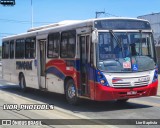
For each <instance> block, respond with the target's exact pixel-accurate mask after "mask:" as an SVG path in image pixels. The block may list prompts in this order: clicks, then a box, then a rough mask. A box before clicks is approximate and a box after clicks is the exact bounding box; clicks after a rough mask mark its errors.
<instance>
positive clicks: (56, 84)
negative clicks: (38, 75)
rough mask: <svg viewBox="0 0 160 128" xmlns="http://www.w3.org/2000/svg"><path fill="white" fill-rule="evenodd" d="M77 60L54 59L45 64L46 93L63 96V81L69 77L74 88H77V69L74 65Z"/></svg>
mask: <svg viewBox="0 0 160 128" xmlns="http://www.w3.org/2000/svg"><path fill="white" fill-rule="evenodd" d="M78 61H79V60H74V59H72V60H71V59H67V60H62V59H54V60H49V61H48V62H47V64H46V74H47V78H46V80H47V82H46V83H47V87H48V91H52V92H56V93H62V94H64V80H65V78H66V77H71V78H72V79H73V80H74V82H75V84H76V87H77V88H79V68H77V66H76V65H78V64H77V63H79V62H78Z"/></svg>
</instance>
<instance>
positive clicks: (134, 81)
mask: <svg viewBox="0 0 160 128" xmlns="http://www.w3.org/2000/svg"><path fill="white" fill-rule="evenodd" d="M118 79H120V81H116V82H113V81H112V85H113V87H115V88H127V87H140V86H147V85H148V84H149V81H150V80H149V79H147V80H144V81H140V80H139V78H118Z"/></svg>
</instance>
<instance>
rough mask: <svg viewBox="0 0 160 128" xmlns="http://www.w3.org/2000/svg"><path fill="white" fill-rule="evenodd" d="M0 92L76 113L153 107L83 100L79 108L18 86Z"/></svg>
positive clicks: (61, 98)
mask: <svg viewBox="0 0 160 128" xmlns="http://www.w3.org/2000/svg"><path fill="white" fill-rule="evenodd" d="M0 90H2V91H6V92H9V93H14V94H17V95H19V96H22V97H26V98H29V99H33V100H36V101H40V102H44V103H46V104H54V105H55V106H57V107H60V108H63V109H66V110H70V111H72V112H74V113H79V112H103V111H116V110H123V109H139V108H149V107H152V106H149V105H143V104H138V103H132V102H129V101H128V102H126V103H117V102H115V101H107V102H97V101H91V100H81V103H80V104H79V105H78V106H72V105H70V104H68V103H67V101H66V100H65V96H64V95H61V94H56V93H51V92H44V91H40V90H36V89H28V91H27V92H22V91H21V90H20V88H19V86H17V85H3V86H0Z"/></svg>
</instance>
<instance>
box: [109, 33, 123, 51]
mask: <svg viewBox="0 0 160 128" xmlns="http://www.w3.org/2000/svg"><path fill="white" fill-rule="evenodd" d="M109 32H110V33H111V34H112V36H113V37H114V39H115V40H116V42H117V43H118V45H119V46H120V47H121V48H122V43H121V42H120V41H119V39H118V38H117V36H115V34H114V32H113V31H112V30H109Z"/></svg>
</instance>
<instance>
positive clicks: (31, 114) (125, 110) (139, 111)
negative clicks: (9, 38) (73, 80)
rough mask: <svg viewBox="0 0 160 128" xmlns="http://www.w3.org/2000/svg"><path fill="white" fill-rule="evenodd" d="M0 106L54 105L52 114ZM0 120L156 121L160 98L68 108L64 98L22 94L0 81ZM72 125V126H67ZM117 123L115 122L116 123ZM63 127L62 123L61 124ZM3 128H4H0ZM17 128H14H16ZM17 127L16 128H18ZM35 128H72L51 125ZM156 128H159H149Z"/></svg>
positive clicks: (138, 127)
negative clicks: (7, 108) (5, 108)
mask: <svg viewBox="0 0 160 128" xmlns="http://www.w3.org/2000/svg"><path fill="white" fill-rule="evenodd" d="M4 104H54V109H53V110H21V111H17V110H3V106H4ZM0 119H123V121H126V122H127V119H137V120H138V119H160V97H159V96H154V97H146V98H138V99H130V100H129V101H128V102H127V103H124V104H122V103H117V102H114V101H108V102H95V101H90V100H82V101H81V104H80V105H78V106H72V105H69V104H68V103H67V102H66V100H65V98H64V95H59V94H55V93H49V92H43V91H39V90H34V89H29V90H28V92H26V93H24V92H22V91H21V90H20V88H19V87H18V86H17V85H13V84H11V83H8V82H6V81H4V80H2V79H0ZM71 123H72V122H71ZM117 123H118V120H117ZM117 123H116V122H115V125H114V126H108V125H107V126H106V125H105V126H103V125H99V126H98V125H93V126H90V125H82V126H80V125H78V126H77V125H76V127H82V128H84V127H95V128H97V127H111V128H116V127H120V128H128V127H129V128H147V127H148V126H146V125H145V126H143V125H130V126H128V125H116V124H117ZM62 124H63V122H62ZM0 127H4V128H6V126H0ZM16 127H17V126H16ZM19 127H20V126H19ZM36 127H56V128H57V127H73V128H74V127H75V126H74V125H67V126H65V125H55V126H54V125H52V126H36ZM149 127H151V128H159V126H157V125H154V126H149Z"/></svg>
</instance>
